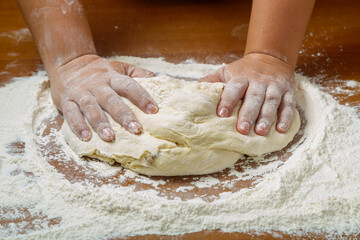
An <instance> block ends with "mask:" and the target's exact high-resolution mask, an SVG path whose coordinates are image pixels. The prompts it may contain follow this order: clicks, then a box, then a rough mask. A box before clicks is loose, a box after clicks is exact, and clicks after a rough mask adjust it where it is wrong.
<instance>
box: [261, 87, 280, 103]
mask: <svg viewBox="0 0 360 240" xmlns="http://www.w3.org/2000/svg"><path fill="white" fill-rule="evenodd" d="M281 95H282V94H281V92H280V91H279V90H278V89H273V88H270V89H268V91H267V92H266V98H265V99H266V101H268V102H280V100H281Z"/></svg>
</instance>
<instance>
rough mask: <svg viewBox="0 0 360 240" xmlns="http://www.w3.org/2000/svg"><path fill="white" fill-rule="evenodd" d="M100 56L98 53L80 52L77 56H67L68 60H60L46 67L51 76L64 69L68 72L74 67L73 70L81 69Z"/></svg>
mask: <svg viewBox="0 0 360 240" xmlns="http://www.w3.org/2000/svg"><path fill="white" fill-rule="evenodd" d="M99 58H100V57H99V56H98V55H97V54H96V53H85V54H79V55H77V56H73V57H71V58H67V60H66V61H62V62H60V61H59V62H57V63H56V64H51V66H48V67H46V71H47V73H48V75H49V77H50V78H51V77H52V76H54V75H57V74H59V73H61V72H64V71H65V72H66V71H67V70H70V69H72V71H74V70H76V69H79V68H81V67H83V66H85V65H87V64H89V63H91V62H93V61H95V60H97V59H99ZM74 68H75V69H74Z"/></svg>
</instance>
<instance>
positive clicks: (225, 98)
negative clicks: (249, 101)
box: [217, 81, 248, 117]
mask: <svg viewBox="0 0 360 240" xmlns="http://www.w3.org/2000/svg"><path fill="white" fill-rule="evenodd" d="M247 87H248V82H247V81H244V82H234V81H230V82H227V83H226V84H225V87H224V91H223V92H222V94H221V98H220V102H219V105H218V108H217V111H218V115H219V117H229V116H231V113H232V111H233V110H234V108H235V107H236V105H237V104H238V103H239V101H240V99H242V98H243V96H244V94H245V91H246V89H247Z"/></svg>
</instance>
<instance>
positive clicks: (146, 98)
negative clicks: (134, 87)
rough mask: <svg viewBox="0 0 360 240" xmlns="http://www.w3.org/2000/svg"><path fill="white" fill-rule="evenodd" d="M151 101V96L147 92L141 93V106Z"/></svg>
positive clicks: (139, 102)
mask: <svg viewBox="0 0 360 240" xmlns="http://www.w3.org/2000/svg"><path fill="white" fill-rule="evenodd" d="M149 102H150V98H149V96H148V95H147V94H146V93H143V94H141V95H140V97H139V100H138V104H139V105H140V106H145V105H147V103H149Z"/></svg>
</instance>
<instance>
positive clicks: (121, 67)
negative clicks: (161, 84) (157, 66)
mask: <svg viewBox="0 0 360 240" xmlns="http://www.w3.org/2000/svg"><path fill="white" fill-rule="evenodd" d="M110 64H111V66H112V67H113V68H114V70H115V71H117V72H118V73H120V74H122V75H127V76H129V77H132V78H133V77H139V78H141V77H143V78H147V77H155V76H156V75H155V73H153V72H151V71H149V70H146V69H143V68H138V67H135V66H134V65H131V64H128V63H123V62H116V61H112V62H111V63H110Z"/></svg>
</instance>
